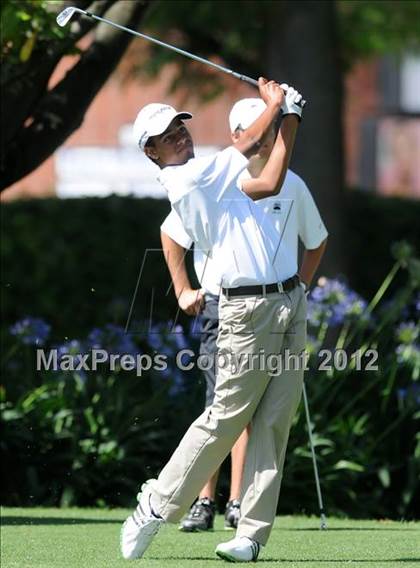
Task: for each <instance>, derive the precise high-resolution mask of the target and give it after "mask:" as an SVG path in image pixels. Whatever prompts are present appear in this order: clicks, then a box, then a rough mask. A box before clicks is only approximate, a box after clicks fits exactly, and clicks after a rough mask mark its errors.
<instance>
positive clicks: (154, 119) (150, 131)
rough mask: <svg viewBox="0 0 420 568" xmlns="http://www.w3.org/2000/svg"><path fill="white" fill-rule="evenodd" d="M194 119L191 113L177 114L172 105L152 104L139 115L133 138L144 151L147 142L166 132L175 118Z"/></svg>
mask: <svg viewBox="0 0 420 568" xmlns="http://www.w3.org/2000/svg"><path fill="white" fill-rule="evenodd" d="M176 117H179V118H183V119H187V118H192V114H191V113H189V112H177V111H176V110H175V109H174V108H173V107H171V106H170V105H164V104H162V103H151V104H149V105H146V106H145V107H143V108H142V109H141V111H140V112H139V113H138V115H137V118H136V120H135V122H134V124H133V136H134V140H135V143H136V144H138V145H139V146H140V148H141V150H144V147H145V146H146V142H147V141H148V139H149V138H150V137H151V136H158V135H159V134H162V133H163V132H165V130H166V129H167V128H168V126H169V125H170V124H171V122H172V121H173V119H174V118H176Z"/></svg>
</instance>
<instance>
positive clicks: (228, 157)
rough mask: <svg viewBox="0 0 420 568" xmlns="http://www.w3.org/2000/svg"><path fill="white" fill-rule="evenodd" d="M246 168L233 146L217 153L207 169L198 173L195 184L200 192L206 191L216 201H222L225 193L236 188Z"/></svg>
mask: <svg viewBox="0 0 420 568" xmlns="http://www.w3.org/2000/svg"><path fill="white" fill-rule="evenodd" d="M247 166H248V159H247V158H245V156H244V155H243V154H241V152H239V150H237V149H236V148H235V147H234V146H229V147H228V148H226V149H225V150H222V151H221V152H217V154H216V155H215V156H214V159H213V160H212V161H211V162H210V163H209V164H208V167H207V168H205V169H203V170H202V171H201V172H200V175H199V176H198V178H197V180H196V182H197V186H198V187H199V188H200V189H201V190H202V191H208V192H209V194H210V195H211V196H212V197H213V198H214V199H215V200H216V201H220V200H221V199H223V197H224V195H225V192H226V190H227V189H229V188H230V187H231V186H232V185H235V187H237V180H238V177H239V175H240V174H241V173H242V172H243V171H244V170H245V169H246V167H247Z"/></svg>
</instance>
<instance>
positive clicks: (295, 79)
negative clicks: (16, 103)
mask: <svg viewBox="0 0 420 568" xmlns="http://www.w3.org/2000/svg"><path fill="white" fill-rule="evenodd" d="M267 27H268V34H267V66H266V68H267V69H268V72H269V77H268V78H270V79H271V78H273V79H276V80H279V81H280V82H285V83H288V84H291V85H293V86H294V87H295V88H297V89H298V91H300V92H302V93H303V96H304V98H306V100H307V101H308V102H307V105H306V107H305V111H304V116H303V120H302V124H301V126H300V128H299V132H298V136H297V140H296V145H295V149H294V152H293V157H292V162H291V168H292V169H294V170H295V171H296V173H297V174H299V175H300V176H301V177H302V178H303V179H304V180H305V182H306V183H307V185H308V187H309V189H310V190H311V192H312V194H313V196H314V199H315V201H316V203H317V205H318V208H319V210H320V212H321V215H322V217H323V219H324V222H325V224H326V226H327V229H328V232H329V240H328V246H327V251H326V254H325V257H324V260H323V262H322V273H323V274H327V275H328V276H333V275H337V274H338V273H341V272H345V268H346V263H345V259H344V258H343V253H342V245H343V242H342V238H343V237H342V233H343V197H344V196H343V191H344V188H343V184H344V182H343V131H342V107H341V101H342V75H341V68H340V62H339V47H338V42H337V38H336V35H335V31H336V29H337V28H336V14H335V2H332V1H329V0H327V1H324V0H316V1H313V0H300V1H294V0H292V1H282V2H271V3H270V17H269V21H268V22H267Z"/></svg>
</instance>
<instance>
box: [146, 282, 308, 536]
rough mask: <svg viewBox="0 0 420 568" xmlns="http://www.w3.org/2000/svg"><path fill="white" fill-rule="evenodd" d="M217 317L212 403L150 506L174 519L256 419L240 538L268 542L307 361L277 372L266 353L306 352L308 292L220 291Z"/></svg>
mask: <svg viewBox="0 0 420 568" xmlns="http://www.w3.org/2000/svg"><path fill="white" fill-rule="evenodd" d="M219 318H220V324H219V335H218V340H217V346H218V350H219V358H218V361H219V363H220V366H219V369H218V374H217V381H216V389H215V398H214V402H213V404H212V405H211V406H209V407H208V408H207V409H206V410H205V411H204V412H203V414H201V416H199V418H197V420H195V422H193V424H192V425H191V426H190V428H189V429H188V431H187V433H186V434H185V436H184V437H183V439H182V440H181V443H180V444H179V446H178V448H177V449H176V450H175V452H174V454H173V455H172V457H171V459H170V460H169V462H168V463H167V465H166V466H165V467H164V469H163V470H162V472H161V474H160V475H159V478H158V480H157V482H156V483H155V484H154V492H153V494H152V504H153V507H154V508H155V509H156V511H158V512H159V513H160V515H162V517H163V518H164V519H165V520H167V521H169V522H177V521H178V520H179V519H180V518H181V517H182V515H183V514H184V513H185V512H186V511H187V510H188V508H189V507H190V506H191V503H192V502H193V501H194V499H195V498H196V496H197V495H198V493H199V491H200V489H201V488H202V487H203V485H204V484H205V482H206V481H207V480H208V479H209V478H210V477H211V476H212V475H213V473H214V472H215V471H216V470H217V469H218V467H219V466H220V464H221V463H222V462H223V460H224V459H225V457H226V456H227V455H228V454H229V452H230V450H231V448H232V446H233V444H234V443H235V441H236V439H237V438H238V436H239V434H240V433H241V432H242V430H243V429H244V428H245V426H246V425H247V424H249V423H250V422H251V436H250V440H249V445H248V449H247V458H246V464H245V471H244V479H243V489H242V492H243V495H242V502H241V519H240V522H239V526H238V531H237V535H238V536H248V537H249V538H252V539H254V540H256V541H258V542H259V543H260V544H263V545H264V544H265V543H266V542H267V539H268V537H269V535H270V531H271V528H272V524H273V522H274V518H275V514H276V508H277V502H278V497H279V492H280V484H281V478H282V471H283V464H284V457H285V452H286V446H287V441H288V437H289V430H290V426H291V423H292V419H293V416H294V414H295V412H296V409H297V407H298V404H299V400H300V396H301V392H302V382H303V368H302V364H300V365H298V369H297V370H295V367H294V366H293V364H291V365H290V367H291V369H292V370H285V371H283V372H282V373H281V374H279V375H278V376H273V374H272V373H270V371H268V370H267V367H268V361H269V359H268V356H269V355H272V357H271V360H272V361H273V360H275V357H276V358H277V360H279V359H280V357H282V363H283V364H285V362H286V356H287V355H288V354H290V355H292V354H294V355H295V360H296V358H297V357H296V354H300V353H302V352H303V350H304V349H305V340H306V298H305V294H304V292H303V289H302V287H301V286H297V287H296V288H295V289H294V290H292V291H291V292H288V293H277V294H268V295H267V296H266V297H261V296H256V297H255V296H252V297H249V296H247V297H242V296H240V297H235V298H231V299H226V298H225V297H224V296H221V299H220V305H219ZM223 354H225V355H226V356H225V357H223V356H222V355H223ZM252 355H254V359H253V363H251V357H252ZM227 360H228V364H227V365H223V363H225V362H226V361H227ZM262 361H265V362H262ZM292 363H293V362H292ZM295 363H296V361H295ZM271 364H273V363H271ZM271 369H273V367H271Z"/></svg>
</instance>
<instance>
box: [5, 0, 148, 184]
mask: <svg viewBox="0 0 420 568" xmlns="http://www.w3.org/2000/svg"><path fill="white" fill-rule="evenodd" d="M149 3H150V2H149V0H144V1H139V2H131V1H129V0H96V1H94V2H89V1H88V0H76V1H75V2H73V4H74V5H76V6H78V7H80V8H84V9H88V10H90V11H91V12H93V13H95V14H98V15H108V16H109V18H110V19H113V20H114V21H116V22H119V23H120V24H123V25H125V26H128V27H134V28H135V27H136V26H138V25H139V23H140V21H141V19H142V17H143V15H144V13H145V12H146V10H147V8H148V5H149ZM64 5H65V3H63V2H46V1H43V0H37V1H36V2H32V1H29V0H21V1H19V2H13V1H11V0H6V2H3V4H2V12H1V16H2V31H3V33H2V50H1V54H2V55H1V58H2V67H1V98H2V114H1V129H2V140H1V167H0V170H1V174H2V175H1V185H0V188H1V189H5V188H6V187H8V186H9V185H11V184H12V183H14V182H15V181H18V180H19V179H21V178H22V177H24V176H25V175H26V174H28V173H30V172H31V171H33V170H34V169H35V168H36V167H38V166H39V165H40V164H41V163H42V162H43V161H44V160H46V159H47V158H48V157H49V156H50V155H51V154H52V153H53V152H54V151H55V150H56V149H57V148H58V147H59V146H60V145H61V144H62V143H63V142H64V141H65V140H66V139H67V138H68V137H69V136H70V135H71V134H72V133H73V132H74V131H75V130H76V129H77V128H79V126H80V125H81V123H82V122H83V118H84V115H85V112H86V110H87V109H88V107H89V105H90V104H91V102H92V100H93V99H94V97H95V96H96V94H97V92H98V91H99V89H100V88H101V87H102V86H103V84H104V83H105V81H106V80H107V79H108V77H109V75H110V74H111V73H112V71H113V70H114V69H115V67H116V65H117V64H118V62H119V60H120V59H121V57H122V55H123V53H124V52H125V50H126V48H127V46H128V45H129V43H130V41H131V39H132V38H131V36H130V35H128V34H126V33H124V32H121V31H119V30H116V29H115V28H112V27H110V26H108V25H106V24H99V25H98V24H97V22H95V21H94V20H92V19H90V18H79V19H78V20H77V21H75V22H74V23H72V24H71V26H68V27H66V28H65V29H62V30H61V29H59V27H58V25H57V24H56V22H55V17H56V15H57V13H58V12H59V11H60V10H61V9H62V8H63V7H64ZM88 34H90V35H89V36H88ZM87 37H88V38H90V39H89V40H88V41H87V43H88V47H85V48H83V49H80V50H78V49H77V46H78V44H79V41H80V40H82V39H84V38H87ZM69 53H78V55H79V56H78V57H77V59H76V61H75V64H74V66H73V67H72V68H71V70H70V71H68V72H67V74H66V75H65V76H64V77H63V78H62V79H61V80H60V81H59V82H58V83H57V84H56V85H51V77H52V75H53V72H54V70H55V69H56V67H57V65H58V63H59V62H60V61H61V59H62V58H63V56H65V55H67V54H69Z"/></svg>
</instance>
